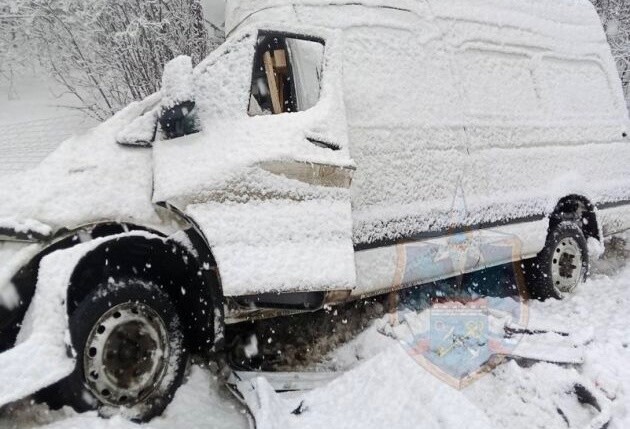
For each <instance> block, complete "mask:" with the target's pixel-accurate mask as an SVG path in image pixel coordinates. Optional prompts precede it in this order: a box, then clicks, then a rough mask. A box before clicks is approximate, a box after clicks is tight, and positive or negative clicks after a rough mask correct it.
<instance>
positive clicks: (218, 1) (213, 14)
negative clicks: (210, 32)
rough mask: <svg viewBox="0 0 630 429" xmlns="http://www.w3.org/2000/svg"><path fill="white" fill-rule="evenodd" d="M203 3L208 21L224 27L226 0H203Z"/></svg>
mask: <svg viewBox="0 0 630 429" xmlns="http://www.w3.org/2000/svg"><path fill="white" fill-rule="evenodd" d="M201 4H202V6H203V10H204V13H205V15H206V18H207V19H208V21H210V22H211V23H213V24H214V25H216V26H218V27H223V21H224V20H225V17H224V12H225V0H201Z"/></svg>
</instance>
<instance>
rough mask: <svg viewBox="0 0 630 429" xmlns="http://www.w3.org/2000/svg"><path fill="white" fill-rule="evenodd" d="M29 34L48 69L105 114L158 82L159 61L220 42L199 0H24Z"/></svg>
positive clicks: (199, 53)
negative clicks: (211, 28)
mask: <svg viewBox="0 0 630 429" xmlns="http://www.w3.org/2000/svg"><path fill="white" fill-rule="evenodd" d="M25 9H27V10H28V16H29V21H28V23H29V25H28V30H27V36H28V38H29V40H30V41H31V42H32V43H33V44H34V46H35V47H36V49H37V53H38V58H39V61H40V63H41V64H42V65H43V66H44V68H45V69H46V70H47V71H48V72H49V73H50V75H51V76H52V77H53V78H54V79H55V80H56V81H57V82H58V83H59V84H60V85H61V87H62V88H64V90H65V91H67V92H68V93H70V94H72V95H73V96H74V97H75V98H76V99H77V100H78V101H79V104H78V108H79V109H80V110H83V111H84V112H86V113H87V114H89V115H91V116H93V117H95V118H97V119H105V118H107V117H108V116H110V115H111V114H113V113H114V112H115V111H117V110H119V109H120V108H121V107H122V106H124V105H126V104H128V103H129V102H130V101H132V100H138V99H141V98H143V97H146V96H147V95H149V94H151V93H153V92H155V91H156V90H157V89H158V88H159V83H160V78H161V74H162V67H163V65H164V64H165V63H166V62H168V61H169V60H170V59H172V58H173V57H175V56H177V55H181V54H185V55H189V56H191V57H192V58H193V60H194V61H199V60H201V59H202V58H204V57H205V56H206V55H207V54H208V53H209V52H210V51H211V50H212V49H213V48H214V47H215V46H214V45H215V44H217V43H219V39H218V38H217V37H211V36H214V35H209V32H208V27H207V26H206V23H205V22H204V20H203V14H202V9H201V5H200V3H199V0H90V1H85V0H29V1H27V3H26V6H25Z"/></svg>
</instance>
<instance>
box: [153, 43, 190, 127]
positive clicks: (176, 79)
mask: <svg viewBox="0 0 630 429" xmlns="http://www.w3.org/2000/svg"><path fill="white" fill-rule="evenodd" d="M194 110H195V92H194V89H193V67H192V60H191V59H190V57H189V56H186V55H181V56H179V57H176V58H174V59H172V60H171V61H169V62H168V63H167V64H166V65H165V66H164V74H163V75H162V107H161V110H160V113H159V121H160V125H161V127H162V131H163V132H164V133H165V135H166V137H167V138H169V139H173V138H177V137H181V136H184V135H187V134H191V133H193V132H195V131H197V128H198V127H197V126H196V118H195V114H194Z"/></svg>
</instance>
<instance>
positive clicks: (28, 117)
mask: <svg viewBox="0 0 630 429" xmlns="http://www.w3.org/2000/svg"><path fill="white" fill-rule="evenodd" d="M14 85H15V87H14V88H13V90H12V91H14V92H15V93H14V94H12V96H11V97H9V96H8V88H6V82H4V81H0V130H1V132H0V153H2V156H0V176H3V175H6V174H12V173H17V172H19V171H22V170H25V169H28V168H32V167H35V166H36V165H37V164H38V163H39V162H40V161H41V160H43V159H44V158H45V157H46V156H47V155H48V154H50V153H51V152H52V151H53V150H54V149H55V148H57V146H59V144H60V143H61V142H62V141H64V140H66V139H67V138H68V137H70V136H72V135H73V134H78V133H81V132H82V131H85V130H87V129H88V128H91V127H92V126H94V125H95V124H96V121H95V120H93V119H91V118H88V117H87V116H85V115H84V114H83V113H81V112H79V111H76V110H71V109H68V108H64V107H61V106H72V105H74V104H75V101H74V100H73V99H72V98H71V97H70V96H68V95H61V96H56V95H55V93H54V92H52V91H51V87H54V84H53V82H50V81H48V80H47V79H46V78H45V77H43V76H41V75H37V74H33V75H25V76H23V77H21V78H20V79H19V80H18V81H17V82H15V83H14Z"/></svg>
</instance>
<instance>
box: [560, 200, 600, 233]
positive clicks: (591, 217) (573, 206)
mask: <svg viewBox="0 0 630 429" xmlns="http://www.w3.org/2000/svg"><path fill="white" fill-rule="evenodd" d="M565 220H572V221H576V222H577V223H578V225H579V226H580V228H582V232H583V233H584V235H585V236H586V237H587V238H588V237H593V238H595V239H596V240H600V238H601V234H600V229H599V224H598V222H597V213H596V212H595V206H594V205H593V204H592V203H591V202H590V201H589V200H588V199H587V198H585V197H583V196H581V195H568V196H566V197H564V198H562V199H561V200H560V201H558V204H557V205H556V208H555V209H554V211H553V213H552V214H551V216H550V219H549V229H550V230H553V229H554V228H555V227H556V226H558V224H559V223H560V222H562V221H565Z"/></svg>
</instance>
